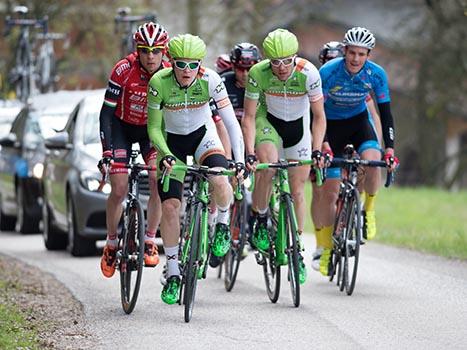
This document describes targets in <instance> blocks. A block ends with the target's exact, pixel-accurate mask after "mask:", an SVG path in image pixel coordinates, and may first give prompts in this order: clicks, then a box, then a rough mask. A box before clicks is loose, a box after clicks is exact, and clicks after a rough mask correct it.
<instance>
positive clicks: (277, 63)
mask: <svg viewBox="0 0 467 350" xmlns="http://www.w3.org/2000/svg"><path fill="white" fill-rule="evenodd" d="M294 59H295V56H292V57H287V58H274V59H272V60H271V64H272V65H273V66H274V67H279V66H280V65H281V64H283V65H284V66H285V67H287V66H290V65H291V64H292V63H293V61H294Z"/></svg>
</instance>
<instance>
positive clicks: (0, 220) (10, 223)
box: [0, 197, 16, 231]
mask: <svg viewBox="0 0 467 350" xmlns="http://www.w3.org/2000/svg"><path fill="white" fill-rule="evenodd" d="M15 223H16V220H15V218H14V217H12V216H7V215H5V214H3V209H2V197H0V230H1V231H13V230H14V229H15Z"/></svg>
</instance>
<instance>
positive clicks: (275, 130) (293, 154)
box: [245, 57, 323, 160]
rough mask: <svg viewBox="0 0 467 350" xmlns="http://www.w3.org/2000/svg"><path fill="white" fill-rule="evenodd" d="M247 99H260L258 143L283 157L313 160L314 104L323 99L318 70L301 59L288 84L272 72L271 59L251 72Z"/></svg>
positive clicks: (296, 63)
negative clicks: (274, 148)
mask: <svg viewBox="0 0 467 350" xmlns="http://www.w3.org/2000/svg"><path fill="white" fill-rule="evenodd" d="M245 97H247V98H250V99H252V100H259V106H258V109H257V112H256V121H255V123H256V137H255V144H256V145H258V144H261V143H266V142H271V143H273V144H275V145H276V147H277V148H278V149H279V150H280V151H282V152H281V157H285V158H287V159H294V160H304V159H311V132H310V101H311V102H315V101H318V100H319V99H321V98H322V97H323V94H322V90H321V78H320V76H319V72H318V70H317V69H316V67H315V66H314V65H313V64H311V63H310V62H308V61H307V60H305V59H303V58H299V57H297V58H296V60H295V66H294V70H293V72H292V74H291V75H290V77H289V78H288V79H287V80H286V81H281V80H279V79H278V78H277V77H276V76H275V75H274V74H273V72H272V69H271V65H270V62H269V60H264V61H261V62H260V63H257V64H255V65H254V66H253V67H252V68H251V69H250V71H249V74H248V83H247V86H246V91H245Z"/></svg>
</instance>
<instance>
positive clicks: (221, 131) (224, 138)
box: [214, 119, 232, 159]
mask: <svg viewBox="0 0 467 350" xmlns="http://www.w3.org/2000/svg"><path fill="white" fill-rule="evenodd" d="M214 122H215V124H216V130H217V134H218V135H219V138H220V139H221V142H222V146H223V147H224V151H225V157H226V158H227V159H232V146H231V145H230V138H229V132H228V131H227V129H226V127H225V124H224V122H223V121H222V119H219V120H218V121H214Z"/></svg>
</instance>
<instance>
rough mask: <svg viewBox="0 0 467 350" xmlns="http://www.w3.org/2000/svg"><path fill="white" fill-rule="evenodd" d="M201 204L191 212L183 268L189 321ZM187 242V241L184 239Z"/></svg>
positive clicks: (187, 318)
mask: <svg viewBox="0 0 467 350" xmlns="http://www.w3.org/2000/svg"><path fill="white" fill-rule="evenodd" d="M201 212H202V204H201V203H199V204H198V205H197V207H196V210H195V212H194V214H193V217H192V219H193V220H194V223H193V225H192V229H191V235H190V240H189V244H190V246H189V251H188V261H187V263H186V265H185V269H184V276H183V278H184V283H183V284H184V295H183V304H184V305H185V322H190V320H191V317H192V315H193V307H194V304H195V295H196V285H197V282H198V251H199V242H200V228H201V225H200V224H201ZM185 243H186V244H187V242H186V241H185Z"/></svg>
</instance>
